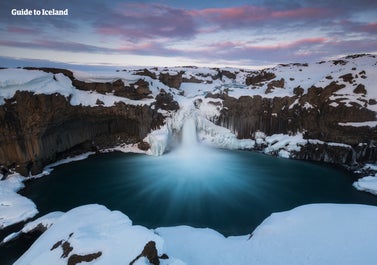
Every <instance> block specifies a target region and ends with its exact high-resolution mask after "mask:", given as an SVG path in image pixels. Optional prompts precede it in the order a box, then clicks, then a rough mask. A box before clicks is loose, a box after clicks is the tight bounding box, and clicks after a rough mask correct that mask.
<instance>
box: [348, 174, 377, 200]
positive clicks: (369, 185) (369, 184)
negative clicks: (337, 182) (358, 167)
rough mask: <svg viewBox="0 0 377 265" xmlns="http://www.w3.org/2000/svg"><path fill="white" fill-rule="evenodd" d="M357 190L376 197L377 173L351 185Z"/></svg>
mask: <svg viewBox="0 0 377 265" xmlns="http://www.w3.org/2000/svg"><path fill="white" fill-rule="evenodd" d="M352 185H353V186H354V187H355V188H356V189H357V190H360V191H366V192H369V193H372V194H374V195H377V173H376V174H375V175H373V176H366V177H363V178H361V179H359V180H357V181H355V182H354V183H353V184H352Z"/></svg>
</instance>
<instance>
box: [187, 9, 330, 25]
mask: <svg viewBox="0 0 377 265" xmlns="http://www.w3.org/2000/svg"><path fill="white" fill-rule="evenodd" d="M189 13H190V14H191V15H192V16H193V17H200V18H202V19H205V20H208V21H210V22H213V23H219V24H221V25H222V26H228V27H232V26H233V27H236V26H242V25H244V26H252V25H253V23H256V22H265V23H270V22H273V21H281V20H285V21H286V20H292V21H295V20H297V19H300V20H311V19H316V18H323V17H325V16H328V15H329V13H330V11H329V10H328V9H325V8H315V7H312V8H296V9H289V10H274V9H271V8H267V7H257V6H250V5H246V6H239V7H231V8H207V9H202V10H192V11H189Z"/></svg>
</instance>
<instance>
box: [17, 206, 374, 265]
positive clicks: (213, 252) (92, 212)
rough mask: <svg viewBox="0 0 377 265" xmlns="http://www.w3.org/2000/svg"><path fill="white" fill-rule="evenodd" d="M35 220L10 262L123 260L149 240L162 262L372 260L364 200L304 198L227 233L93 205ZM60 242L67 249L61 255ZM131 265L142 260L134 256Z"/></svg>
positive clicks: (369, 215)
mask: <svg viewBox="0 0 377 265" xmlns="http://www.w3.org/2000/svg"><path fill="white" fill-rule="evenodd" d="M52 217H53V218H52ZM43 219H44V218H40V219H39V220H38V222H41V223H44V224H47V225H46V226H49V229H48V230H47V231H46V232H45V233H44V234H42V235H41V236H40V237H39V238H38V239H37V241H36V242H35V243H34V244H33V245H32V246H31V248H30V249H29V250H28V251H27V252H26V253H25V254H24V255H23V256H22V257H20V258H19V259H18V261H17V262H16V263H15V264H16V265H22V264H25V265H26V264H28V265H29V264H39V265H43V264H48V265H50V264H56V265H59V264H62V265H63V264H67V260H69V259H70V258H71V257H72V256H74V255H75V254H76V255H82V256H85V255H88V254H96V255H95V257H96V258H95V259H93V261H92V262H91V263H90V264H98V265H100V264H106V265H107V264H130V262H131V261H132V260H134V259H135V258H137V257H138V256H139V254H141V253H142V252H143V249H144V247H145V246H146V244H147V243H148V242H150V241H154V242H155V245H156V250H157V252H158V255H159V256H161V255H162V254H167V255H168V257H169V258H168V259H160V262H161V263H160V264H163V265H164V264H165V265H167V264H170V265H173V264H174V265H178V264H179V265H183V264H193V265H208V264H218V265H221V264H227V265H230V264H237V265H243V264H245V265H249V264H254V265H259V264H260V265H266V264H270V265H280V264H281V265H286V264H290V265H295V264H297V265H328V264H342V265H356V264H363V265H374V264H375V262H376V260H377V252H376V251H375V245H376V244H377V226H375V224H374V220H376V219H377V207H374V206H366V205H352V204H350V205H344V204H342V205H338V204H311V205H304V206H300V207H298V208H295V209H293V210H290V211H287V212H281V213H274V214H272V215H271V216H270V217H268V218H267V219H266V220H265V221H264V222H263V223H262V224H260V225H259V226H258V227H257V228H256V229H255V231H254V232H253V233H252V236H250V235H244V236H231V237H224V236H223V235H221V234H219V233H218V232H216V231H214V230H211V229H199V228H192V227H189V226H178V227H163V228H157V229H155V230H151V229H147V228H145V227H142V226H138V225H133V224H132V222H131V220H130V219H129V218H128V217H127V216H126V215H124V214H122V213H120V212H118V211H110V210H108V209H107V208H105V207H103V206H100V205H86V206H82V207H78V208H75V209H73V210H71V211H69V212H67V213H65V214H61V213H57V214H52V216H51V215H48V216H47V217H46V219H48V221H44V220H43ZM38 222H33V225H34V226H36V225H37V223H38ZM51 223H52V225H51ZM33 225H28V226H27V227H28V228H27V229H32V226H33ZM27 229H26V230H27ZM64 244H65V249H66V255H64V251H63V249H64V247H63V246H62V245H64ZM67 247H71V248H72V249H70V248H69V249H70V251H69V252H68V254H67ZM134 264H138V265H140V264H145V265H147V264H150V263H149V262H148V261H147V258H146V257H143V256H141V257H140V258H139V259H137V261H136V262H135V263H134Z"/></svg>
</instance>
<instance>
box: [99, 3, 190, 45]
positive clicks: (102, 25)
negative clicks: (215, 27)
mask: <svg viewBox="0 0 377 265" xmlns="http://www.w3.org/2000/svg"><path fill="white" fill-rule="evenodd" d="M94 27H95V29H96V32H98V33H99V34H102V35H105V36H106V35H107V36H111V35H116V36H120V37H122V38H124V39H127V40H132V39H137V40H139V39H153V38H161V37H162V38H168V39H185V38H191V37H193V36H194V35H195V34H196V33H197V29H196V25H195V21H194V20H193V18H192V17H191V15H190V14H189V13H188V12H187V11H186V10H184V9H178V8H173V7H169V6H165V5H159V4H135V3H134V4H127V3H125V4H121V5H119V6H118V7H117V8H116V9H114V10H113V11H112V12H111V14H108V18H107V19H105V20H98V21H96V22H95V23H94Z"/></svg>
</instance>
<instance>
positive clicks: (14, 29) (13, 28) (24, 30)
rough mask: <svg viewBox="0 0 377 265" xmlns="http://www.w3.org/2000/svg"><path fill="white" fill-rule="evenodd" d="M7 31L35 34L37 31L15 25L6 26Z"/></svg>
mask: <svg viewBox="0 0 377 265" xmlns="http://www.w3.org/2000/svg"><path fill="white" fill-rule="evenodd" d="M7 31H8V32H9V33H20V34H35V33H37V32H39V31H37V30H35V29H30V28H25V27H17V26H8V27H7Z"/></svg>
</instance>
